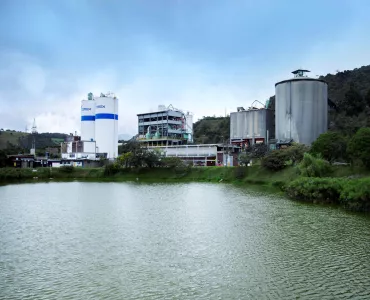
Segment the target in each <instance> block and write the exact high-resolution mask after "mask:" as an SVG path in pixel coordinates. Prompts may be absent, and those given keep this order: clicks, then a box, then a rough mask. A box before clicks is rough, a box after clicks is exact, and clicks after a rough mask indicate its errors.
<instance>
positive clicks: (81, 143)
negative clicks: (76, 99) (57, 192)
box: [61, 93, 118, 160]
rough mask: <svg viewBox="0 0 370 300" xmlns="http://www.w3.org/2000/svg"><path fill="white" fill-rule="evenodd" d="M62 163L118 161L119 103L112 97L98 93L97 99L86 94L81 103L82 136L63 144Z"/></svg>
mask: <svg viewBox="0 0 370 300" xmlns="http://www.w3.org/2000/svg"><path fill="white" fill-rule="evenodd" d="M61 153H62V158H63V159H89V160H97V159H100V158H108V159H115V158H116V157H118V99H117V97H116V96H115V95H113V94H111V93H108V94H103V93H101V94H100V96H99V97H94V95H93V94H92V93H89V94H88V99H87V100H82V101H81V136H80V137H78V136H71V137H69V139H68V140H67V141H66V142H64V143H62V145H61Z"/></svg>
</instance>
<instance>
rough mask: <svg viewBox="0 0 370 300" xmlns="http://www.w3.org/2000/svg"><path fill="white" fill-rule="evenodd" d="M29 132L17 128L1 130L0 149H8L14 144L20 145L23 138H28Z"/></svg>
mask: <svg viewBox="0 0 370 300" xmlns="http://www.w3.org/2000/svg"><path fill="white" fill-rule="evenodd" d="M27 136H28V133H25V132H19V131H15V130H5V131H4V130H0V150H3V149H8V148H11V147H14V146H19V142H20V140H21V139H23V138H27Z"/></svg>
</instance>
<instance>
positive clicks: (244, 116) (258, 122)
mask: <svg viewBox="0 0 370 300" xmlns="http://www.w3.org/2000/svg"><path fill="white" fill-rule="evenodd" d="M272 118H273V112H272V111H271V110H269V109H265V108H261V109H249V110H244V109H243V108H239V109H238V112H232V113H231V114H230V140H231V142H233V141H238V140H250V141H251V143H252V144H253V143H254V140H255V139H263V140H264V141H266V140H267V138H268V137H267V131H269V134H270V137H271V130H272V121H273V120H272Z"/></svg>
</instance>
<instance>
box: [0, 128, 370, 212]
mask: <svg viewBox="0 0 370 300" xmlns="http://www.w3.org/2000/svg"><path fill="white" fill-rule="evenodd" d="M367 132H368V129H366V128H365V129H363V130H359V131H358V135H357V137H355V136H354V137H353V138H352V139H350V140H349V141H348V143H347V142H346V143H345V149H347V150H346V152H345V153H344V152H343V149H339V148H338V149H337V150H338V153H339V154H340V153H341V155H339V154H338V153H337V154H332V153H331V155H336V157H338V158H340V157H342V156H343V157H344V156H345V157H347V158H348V159H349V160H350V161H351V164H337V163H335V161H334V160H330V159H329V160H328V159H324V157H326V158H328V157H327V156H326V154H325V151H321V150H320V151H321V152H323V153H321V152H319V150H318V149H321V148H320V147H319V145H321V146H324V144H325V143H321V141H322V140H329V141H333V142H335V143H336V142H337V141H336V140H335V139H334V140H332V139H330V138H327V137H325V135H331V134H332V133H330V132H329V133H325V134H324V135H322V136H321V138H319V139H318V140H317V142H315V143H314V144H313V146H312V147H311V148H308V147H307V146H304V145H299V144H294V145H292V146H290V147H289V148H286V149H281V150H276V151H271V152H269V153H267V154H265V155H264V156H262V157H260V155H261V152H259V151H252V152H249V154H243V155H242V156H241V158H243V159H246V157H247V159H251V160H252V162H253V163H252V165H251V166H245V165H244V166H239V167H193V166H191V165H188V164H186V163H184V162H183V161H182V160H181V159H179V158H176V157H163V156H162V155H161V153H157V152H149V151H148V150H146V149H143V148H140V147H137V145H136V144H132V145H127V146H126V148H125V149H124V151H125V153H123V155H122V156H120V158H119V159H118V160H117V161H116V162H115V163H113V164H107V165H106V166H105V167H102V168H74V167H61V168H38V169H36V170H32V169H26V168H25V169H16V168H0V181H2V182H25V181H37V180H47V181H48V180H81V181H84V180H86V181H139V182H141V181H143V182H191V181H195V182H215V183H220V182H225V183H235V184H238V185H245V186H248V185H251V184H258V185H264V186H266V187H269V188H272V189H274V190H275V191H278V192H279V191H280V192H282V193H285V194H286V195H287V196H288V197H289V198H291V199H295V200H299V201H306V202H312V203H325V204H337V205H341V206H343V207H344V208H346V209H348V210H353V211H364V212H365V211H366V212H369V211H370V168H369V165H368V163H367V157H366V156H364V157H362V156H359V155H358V152H357V151H360V152H361V151H363V150H364V149H361V147H367V146H368V144H367V143H366V141H368V140H370V135H367ZM359 136H360V137H361V142H360V143H356V146H354V144H353V143H354V141H357V139H358V137H359ZM320 143H321V144H320ZM347 144H348V145H347ZM350 145H352V146H350ZM328 147H329V148H330V147H332V146H330V145H325V147H323V149H327V148H328ZM331 149H332V150H333V151H334V150H335V149H336V148H331ZM256 156H257V157H258V158H254V157H256ZM245 163H247V161H245ZM245 163H244V164H245ZM241 164H243V161H241Z"/></svg>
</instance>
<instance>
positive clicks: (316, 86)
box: [275, 79, 328, 145]
mask: <svg viewBox="0 0 370 300" xmlns="http://www.w3.org/2000/svg"><path fill="white" fill-rule="evenodd" d="M275 90H276V91H275V94H276V105H275V109H276V139H278V140H288V139H293V140H294V141H295V142H297V143H303V144H307V145H310V144H311V143H312V142H313V141H315V140H316V139H317V137H318V136H319V135H320V134H321V133H324V132H326V131H327V129H328V86H327V84H326V83H325V82H322V81H319V80H314V79H309V80H307V79H306V80H305V79H301V80H292V81H286V82H282V83H279V84H277V85H276V88H275Z"/></svg>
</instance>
